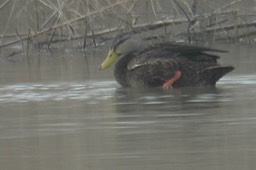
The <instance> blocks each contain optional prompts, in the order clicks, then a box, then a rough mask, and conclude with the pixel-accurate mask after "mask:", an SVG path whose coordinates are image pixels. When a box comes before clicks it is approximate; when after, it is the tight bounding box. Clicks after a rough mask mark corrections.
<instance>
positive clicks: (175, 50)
mask: <svg viewBox="0 0 256 170" xmlns="http://www.w3.org/2000/svg"><path fill="white" fill-rule="evenodd" d="M155 50H161V51H165V52H167V53H169V54H175V55H179V56H182V57H186V58H187V59H188V60H192V61H196V62H217V60H218V59H219V58H220V57H219V56H217V55H214V54H209V52H219V53H220V52H221V53H224V52H227V51H224V50H218V49H212V48H207V47H201V46H193V45H187V44H182V43H172V42H164V43H155V44H153V45H151V46H149V47H148V48H146V49H144V51H141V53H144V52H147V51H155Z"/></svg>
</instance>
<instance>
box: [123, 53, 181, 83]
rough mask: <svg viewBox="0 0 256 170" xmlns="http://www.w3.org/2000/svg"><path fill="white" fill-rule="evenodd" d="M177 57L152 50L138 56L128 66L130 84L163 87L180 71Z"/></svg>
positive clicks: (173, 54)
mask: <svg viewBox="0 0 256 170" xmlns="http://www.w3.org/2000/svg"><path fill="white" fill-rule="evenodd" d="M175 55H176V54H175V53H169V52H166V51H162V50H161V51H159V50H151V51H148V52H145V53H143V54H140V55H138V56H137V57H135V58H134V59H132V60H131V61H130V62H129V64H128V65H127V70H128V71H129V73H130V83H131V84H134V83H135V84H136V83H137V84H142V85H144V86H145V85H147V86H162V85H163V83H164V82H166V81H167V80H169V79H170V78H172V77H173V76H174V75H175V72H176V71H177V70H178V69H179V64H178V62H177V60H176V59H175Z"/></svg>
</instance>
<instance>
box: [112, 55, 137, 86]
mask: <svg viewBox="0 0 256 170" xmlns="http://www.w3.org/2000/svg"><path fill="white" fill-rule="evenodd" d="M134 57H135V55H134V54H127V55H125V56H122V57H121V58H120V59H119V60H118V61H117V63H116V65H115V69H114V76H115V78H116V81H117V82H118V83H119V84H120V85H121V86H123V87H129V86H130V84H129V80H128V78H129V75H128V74H129V73H128V70H127V65H128V63H129V62H130V61H131V60H132V59H133V58H134Z"/></svg>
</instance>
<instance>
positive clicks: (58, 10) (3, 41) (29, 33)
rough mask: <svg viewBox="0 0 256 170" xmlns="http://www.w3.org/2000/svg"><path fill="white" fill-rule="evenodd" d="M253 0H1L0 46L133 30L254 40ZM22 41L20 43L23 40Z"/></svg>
mask: <svg viewBox="0 0 256 170" xmlns="http://www.w3.org/2000/svg"><path fill="white" fill-rule="evenodd" d="M252 5H255V2H254V1H253V0H250V1H248V0H226V1H223V0H216V1H211V0H171V1H170V0H77V1H62V0H52V1H50V0H22V1H12V0H5V1H4V2H1V3H0V10H1V11H2V12H3V13H4V14H3V17H4V18H5V19H4V20H3V19H2V20H0V21H2V25H3V26H2V27H1V29H0V31H1V32H0V49H2V48H5V47H12V46H13V45H16V44H21V45H22V47H23V49H26V50H28V46H30V45H33V46H36V47H39V48H42V47H45V48H50V47H52V46H53V45H54V46H57V47H61V46H62V45H63V43H65V42H70V41H76V42H77V46H79V42H82V43H83V45H82V47H83V48H86V47H87V46H90V45H93V46H98V45H99V43H100V42H102V41H104V40H106V39H108V38H111V37H112V34H113V33H116V32H120V31H133V32H135V33H143V34H144V35H146V36H149V37H150V36H153V35H154V36H155V35H156V34H157V35H159V37H161V36H164V37H165V38H167V39H171V40H174V41H176V40H185V41H188V42H190V43H192V42H198V41H200V42H202V41H237V42H247V43H254V41H255V33H256V30H255V26H256V23H255V17H256V13H255V9H254V8H251V6H252ZM24 42H26V43H24Z"/></svg>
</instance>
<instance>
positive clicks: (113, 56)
mask: <svg viewBox="0 0 256 170" xmlns="http://www.w3.org/2000/svg"><path fill="white" fill-rule="evenodd" d="M117 58H118V55H117V54H116V53H115V52H114V51H113V50H109V52H108V56H107V57H106V59H105V60H104V61H103V63H102V64H101V65H100V67H99V69H100V70H103V69H106V68H108V67H110V66H111V65H112V64H113V63H114V62H115V61H116V60H117Z"/></svg>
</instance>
